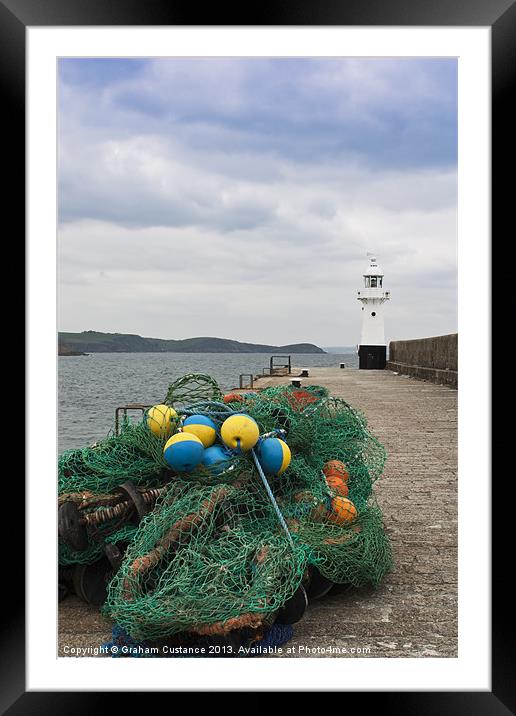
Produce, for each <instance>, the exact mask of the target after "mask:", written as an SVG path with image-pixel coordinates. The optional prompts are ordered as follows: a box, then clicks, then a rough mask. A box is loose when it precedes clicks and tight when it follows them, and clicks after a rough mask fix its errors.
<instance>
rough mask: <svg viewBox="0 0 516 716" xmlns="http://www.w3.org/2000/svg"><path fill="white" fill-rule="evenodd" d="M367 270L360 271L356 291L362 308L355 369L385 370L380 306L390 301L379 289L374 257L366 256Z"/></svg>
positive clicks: (387, 293)
mask: <svg viewBox="0 0 516 716" xmlns="http://www.w3.org/2000/svg"><path fill="white" fill-rule="evenodd" d="M367 255H368V257H369V266H368V267H367V268H366V270H365V271H364V274H363V276H364V286H363V288H361V289H360V291H358V296H357V298H358V300H359V301H360V303H361V304H362V335H361V336H360V345H359V346H358V359H359V362H358V367H359V368H369V369H371V368H376V369H382V368H385V363H386V354H387V346H386V344H385V329H384V323H383V304H384V303H385V301H388V300H389V298H390V291H384V289H383V271H382V269H381V268H380V267H379V266H378V263H377V261H376V257H375V256H373V255H372V254H367Z"/></svg>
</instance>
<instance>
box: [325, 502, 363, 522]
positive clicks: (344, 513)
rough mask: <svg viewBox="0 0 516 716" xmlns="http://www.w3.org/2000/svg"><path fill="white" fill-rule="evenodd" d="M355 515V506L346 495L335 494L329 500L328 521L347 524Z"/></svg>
mask: <svg viewBox="0 0 516 716" xmlns="http://www.w3.org/2000/svg"><path fill="white" fill-rule="evenodd" d="M356 517H357V508H356V507H355V505H354V504H353V503H352V502H351V500H348V498H347V497H341V496H340V495H337V496H336V497H334V498H333V500H332V501H331V512H329V513H328V519H329V520H330V522H334V523H335V524H337V525H347V524H350V523H351V522H353V521H354V520H355V519H356Z"/></svg>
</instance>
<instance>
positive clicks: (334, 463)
mask: <svg viewBox="0 0 516 716" xmlns="http://www.w3.org/2000/svg"><path fill="white" fill-rule="evenodd" d="M323 472H324V475H325V477H326V478H329V477H338V478H340V479H341V480H343V482H347V481H348V480H349V470H348V468H347V467H346V465H345V464H344V463H343V462H342V460H328V462H325V463H324V466H323Z"/></svg>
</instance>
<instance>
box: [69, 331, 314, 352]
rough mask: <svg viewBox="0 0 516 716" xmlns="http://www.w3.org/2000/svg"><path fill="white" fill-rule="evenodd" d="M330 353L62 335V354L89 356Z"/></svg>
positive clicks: (302, 346) (307, 346)
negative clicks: (89, 354)
mask: <svg viewBox="0 0 516 716" xmlns="http://www.w3.org/2000/svg"><path fill="white" fill-rule="evenodd" d="M271 352H278V353H326V351H324V350H323V349H322V348H319V346H316V345H314V344H313V343H293V344H292V345H287V346H269V345H263V344H261V343H241V342H240V341H232V340H229V339H226V338H209V337H206V338H185V339H184V340H166V339H163V338H142V336H137V335H132V334H126V333H99V332H98V331H83V332H82V333H62V332H60V333H59V355H84V354H87V353H271Z"/></svg>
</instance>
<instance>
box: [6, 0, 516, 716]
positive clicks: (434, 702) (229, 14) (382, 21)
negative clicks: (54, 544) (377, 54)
mask: <svg viewBox="0 0 516 716" xmlns="http://www.w3.org/2000/svg"><path fill="white" fill-rule="evenodd" d="M200 16H201V17H202V22H198V20H199V17H200ZM200 24H202V25H213V26H216V25H284V26H286V25H298V26H299V25H349V26H353V25H361V26H374V25H384V26H489V27H491V33H492V35H491V36H492V171H493V174H492V237H493V239H494V238H495V237H496V236H499V237H501V236H502V232H504V233H505V230H507V229H509V230H510V231H511V232H513V231H514V220H513V221H512V222H510V216H509V212H512V211H513V206H514V182H513V181H505V177H506V176H510V175H511V173H513V172H511V171H510V170H511V169H512V165H513V164H514V156H513V153H512V152H511V150H510V146H511V143H510V140H511V137H510V132H511V133H512V132H513V131H514V127H516V116H515V113H514V109H511V102H510V99H511V93H510V90H511V80H514V76H515V74H516V2H515V0H489V1H488V0H483V1H481V0H469V1H468V2H464V0H433V1H432V2H430V1H429V0H340V2H339V0H312V2H309V1H307V0H283V2H281V3H280V2H264V3H260V4H258V5H256V4H255V5H252V6H248V7H247V8H245V11H244V9H241V10H239V11H238V13H235V10H234V8H233V7H232V6H229V5H228V6H226V7H221V6H220V4H216V5H212V6H209V5H208V6H203V8H202V12H200V11H199V9H198V8H197V7H196V6H195V5H194V4H187V3H184V2H171V1H170V0H168V1H167V0H146V1H145V0H110V2H107V0H44V1H43V0H0V53H1V57H2V61H1V63H0V83H1V95H0V96H1V97H2V99H3V102H2V104H3V111H2V121H3V125H4V151H3V159H4V178H5V176H6V173H7V170H8V178H9V181H8V182H7V183H6V185H5V187H4V197H5V198H4V201H5V207H9V214H10V217H11V218H14V217H15V220H14V221H13V223H12V232H13V233H14V235H13V236H11V242H12V239H13V238H14V236H16V239H17V245H19V246H24V241H23V237H24V235H25V223H24V218H23V217H24V216H25V30H26V27H28V26H30V27H33V26H67V25H74V26H80V25H88V26H96V25H136V26H140V25H141V26H145V25H147V26H148V25H173V26H185V25H200ZM13 207H16V209H17V210H15V209H14V208H13ZM506 477H507V479H509V478H510V476H509V475H506ZM503 490H504V486H503V485H501V486H499V487H497V490H496V492H493V503H492V506H493V513H494V514H496V520H494V519H493V524H495V525H496V529H495V530H494V534H493V542H492V567H493V581H492V584H493V594H492V615H493V617H492V691H491V692H445V693H437V692H403V693H392V692H386V693H371V692H368V693H367V694H364V693H358V694H357V693H349V694H347V695H346V699H345V702H343V707H345V708H346V709H350V708H356V706H355V705H352V704H353V702H355V700H356V697H357V696H358V698H359V699H360V701H359V704H360V705H361V708H362V709H363V708H364V706H365V703H364V698H365V696H366V695H367V698H368V704H367V706H368V707H371V704H370V703H369V700H370V699H371V698H375V699H377V700H378V705H379V707H380V708H381V710H382V712H383V713H385V712H387V713H390V712H394V713H397V714H404V713H407V714H408V713H410V714H413V713H418V714H466V713H467V714H474V713H482V714H493V715H496V714H500V715H501V714H507V713H509V712H512V713H515V711H516V689H515V681H516V659H515V652H516V649H515V646H516V644H515V643H514V641H512V639H511V631H512V630H511V629H510V627H511V626H512V620H511V611H510V607H511V606H512V605H511V598H512V594H511V591H510V589H509V588H508V585H507V581H506V578H507V576H506V575H507V572H508V566H509V565H508V563H507V561H506V559H507V557H504V556H503V555H504V549H505V548H506V547H504V545H507V544H510V541H509V539H510V535H509V532H508V529H509V525H510V524H511V519H510V513H509V510H510V509H511V508H510V503H509V502H508V501H507V500H506V498H505V497H503V496H502V491H503ZM20 491H23V487H22V486H18V487H17V492H16V494H17V504H18V505H21V504H22V499H23V495H21V494H20ZM21 513H22V509H21V508H20V509H19V511H18V512H16V513H15V521H16V523H15V525H13V527H12V529H13V530H15V532H13V533H12V534H16V535H17V537H16V555H18V558H17V559H14V558H13V559H12V565H10V569H9V575H10V576H9V584H8V588H4V589H3V590H2V591H3V598H4V607H3V609H2V610H1V614H2V625H1V633H0V644H1V650H0V659H1V664H2V666H1V674H0V713H6V714H9V716H18V715H21V714H23V716H30V715H31V714H36V713H37V714H40V713H41V712H42V711H43V712H45V711H46V710H51V711H52V712H53V713H56V714H57V713H66V714H70V713H72V714H74V715H79V714H83V713H86V712H88V713H90V712H91V711H92V710H93V709H97V710H102V707H103V706H104V707H105V705H106V704H108V705H109V707H110V708H112V707H113V706H111V705H112V704H113V703H114V702H113V699H112V697H113V696H116V698H117V700H118V699H119V697H120V696H121V694H108V693H103V694H98V693H91V692H89V693H83V694H81V695H80V697H79V696H78V695H77V693H75V692H60V693H50V692H26V691H25V612H24V593H23V584H24V565H23V561H22V558H21V557H22V555H23V533H22V531H21V527H20V519H21ZM3 517H4V516H3ZM486 518H487V515H486ZM6 519H7V516H6ZM5 529H8V528H7V527H5ZM4 534H5V532H4ZM5 600H7V604H5ZM9 602H10V603H9ZM314 690H315V689H314ZM148 696H149V694H147V695H145V696H144V697H142V696H141V695H139V694H134V693H132V694H131V696H130V698H131V699H132V701H133V703H136V704H138V703H139V704H142V705H143V701H142V698H148ZM117 703H118V701H117ZM170 706H171V707H173V703H172V702H171V703H170ZM242 708H245V706H244V705H243V703H242Z"/></svg>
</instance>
